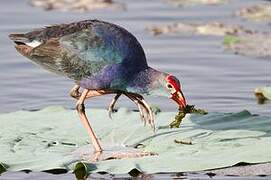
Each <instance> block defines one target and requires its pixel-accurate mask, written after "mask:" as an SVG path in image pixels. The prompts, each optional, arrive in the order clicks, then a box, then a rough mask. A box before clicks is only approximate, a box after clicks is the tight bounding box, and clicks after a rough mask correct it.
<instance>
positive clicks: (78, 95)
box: [70, 85, 82, 99]
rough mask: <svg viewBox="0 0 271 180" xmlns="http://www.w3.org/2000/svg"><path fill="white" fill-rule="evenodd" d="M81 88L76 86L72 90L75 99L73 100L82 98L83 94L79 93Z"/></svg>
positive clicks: (71, 93)
mask: <svg viewBox="0 0 271 180" xmlns="http://www.w3.org/2000/svg"><path fill="white" fill-rule="evenodd" d="M79 88H80V86H78V85H75V86H74V87H73V88H72V89H71V91H70V96H71V97H73V98H75V99H79V98H80V96H81V95H82V94H81V93H80V92H79Z"/></svg>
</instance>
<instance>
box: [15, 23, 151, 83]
mask: <svg viewBox="0 0 271 180" xmlns="http://www.w3.org/2000/svg"><path fill="white" fill-rule="evenodd" d="M10 38H11V39H12V40H13V41H14V42H15V43H16V44H17V46H16V48H17V50H18V51H19V52H20V53H21V54H23V55H24V56H26V57H28V58H29V59H31V60H33V61H34V62H36V63H37V64H39V65H41V66H42V67H44V68H46V69H47V70H50V71H52V72H55V73H58V74H62V75H65V76H67V77H69V78H71V79H74V80H76V81H84V80H85V81H86V80H87V79H90V80H89V82H90V83H94V84H95V83H97V82H98V81H99V82H100V83H101V84H100V85H99V84H97V85H96V86H112V84H110V82H112V81H115V82H119V81H123V83H124V82H125V81H128V80H129V77H131V76H132V75H133V74H136V73H137V72H139V71H141V70H144V69H146V68H147V67H148V66H147V62H146V58H145V54H144V51H143V49H142V47H141V45H140V44H139V42H138V41H137V39H136V38H135V37H134V36H133V35H132V34H131V33H129V32H128V31H127V30H125V29H124V28H122V27H120V26H117V25H115V24H111V23H108V22H103V21H98V20H85V21H80V22H75V23H70V24H61V25H54V26H50V27H46V28H43V29H37V30H34V31H32V32H29V33H26V34H11V35H10ZM129 75H130V76H129ZM91 79H92V81H93V82H91ZM95 79H97V80H96V81H97V82H94V80H95ZM103 81H105V82H103ZM85 83H86V82H85ZM90 83H89V84H90ZM93 88H95V87H93Z"/></svg>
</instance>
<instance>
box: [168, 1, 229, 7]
mask: <svg viewBox="0 0 271 180" xmlns="http://www.w3.org/2000/svg"><path fill="white" fill-rule="evenodd" d="M169 2H170V3H172V4H173V5H175V6H179V7H182V6H195V5H200V4H204V5H218V4H224V3H226V2H228V0H170V1H169Z"/></svg>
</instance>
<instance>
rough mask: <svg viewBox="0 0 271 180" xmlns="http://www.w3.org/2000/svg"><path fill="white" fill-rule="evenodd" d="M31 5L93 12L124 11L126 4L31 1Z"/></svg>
mask: <svg viewBox="0 0 271 180" xmlns="http://www.w3.org/2000/svg"><path fill="white" fill-rule="evenodd" d="M30 4H31V5H32V6H35V7H41V8H43V9H45V10H47V11H48V10H61V11H78V12H85V11H92V10H97V9H105V8H111V9H124V4H121V3H116V2H115V1H113V0H31V1H30Z"/></svg>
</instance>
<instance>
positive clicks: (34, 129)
mask: <svg viewBox="0 0 271 180" xmlns="http://www.w3.org/2000/svg"><path fill="white" fill-rule="evenodd" d="M190 108H191V107H190ZM86 111H87V112H88V113H91V114H96V116H97V118H94V119H93V124H94V125H95V127H96V129H97V132H98V134H100V136H99V139H101V141H102V142H103V143H104V144H108V143H111V145H112V146H113V147H116V148H118V147H119V145H120V144H121V145H123V144H124V145H132V146H131V148H133V147H134V146H133V145H134V144H135V145H139V144H143V145H144V146H143V147H140V150H146V151H152V152H155V153H157V154H159V155H158V156H156V157H155V159H156V160H155V161H153V158H135V159H125V160H124V159H123V160H109V161H102V162H95V163H93V162H90V161H89V159H87V158H82V157H89V156H88V155H89V154H88V153H90V152H91V150H90V148H89V147H90V145H89V140H88V138H87V137H86V135H85V132H84V131H83V130H82V129H83V127H82V125H80V124H78V120H77V119H76V118H75V117H76V112H75V111H74V110H67V109H64V108H61V107H55V106H54V107H48V108H46V109H42V110H39V111H33V112H29V111H19V112H11V113H6V114H0V121H1V125H3V127H5V128H2V129H1V131H0V136H1V138H0V144H1V148H0V153H1V156H0V162H3V163H5V164H7V165H8V168H7V170H9V171H20V170H24V169H28V170H35V171H43V170H48V169H66V170H67V171H71V170H74V173H75V175H76V176H77V177H78V178H79V179H80V178H84V177H86V176H87V175H88V174H89V173H95V172H108V173H113V174H120V173H128V172H129V171H131V170H132V169H135V168H138V167H140V170H142V171H144V172H149V173H153V172H157V171H163V172H173V171H180V169H181V170H182V171H198V170H204V169H215V168H218V167H226V166H232V165H234V164H236V163H238V162H248V163H258V162H266V161H270V160H271V156H270V153H269V152H270V148H271V132H270V128H271V121H270V117H266V116H253V115H252V114H250V113H249V112H248V111H242V112H239V113H221V112H220V113H209V114H208V115H205V116H187V117H186V121H184V122H183V124H184V125H185V126H183V127H182V128H181V129H169V128H167V129H159V128H157V131H156V133H153V132H151V131H146V130H145V127H144V126H142V125H139V124H138V120H139V118H140V117H139V116H138V113H137V112H133V111H127V109H121V108H120V109H119V111H118V112H116V114H115V115H116V116H117V117H118V120H117V121H116V120H113V121H112V120H110V119H109V118H108V114H107V110H105V109H91V110H89V109H86ZM174 114H175V112H161V113H159V115H158V116H157V127H161V126H165V125H168V120H169V118H170V117H172V116H174ZM44 122H46V123H44ZM108 127H110V128H108ZM15 129H16V131H14V130H15ZM59 129H61V131H60V130H59ZM189 140H192V145H190V143H189ZM18 141H19V142H18ZM51 142H57V143H51ZM63 142H65V143H63ZM48 143H50V144H51V146H49V147H48V146H47V145H48ZM178 143H181V144H178ZM182 143H186V144H182ZM74 144H75V145H76V146H74ZM255 144H257V146H255ZM110 147H111V146H108V150H110ZM122 147H123V146H122ZM125 148H126V147H125ZM255 148H256V149H255ZM195 152H198V153H197V156H195ZM217 152H219V157H225V158H218V155H216V154H217ZM180 153H181V154H182V155H180ZM231 154H236V156H234V158H228V157H229V155H231ZM238 154H241V155H240V156H239V155H238ZM259 154H260V155H259ZM180 162H182V163H180ZM165 167H166V169H165Z"/></svg>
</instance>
